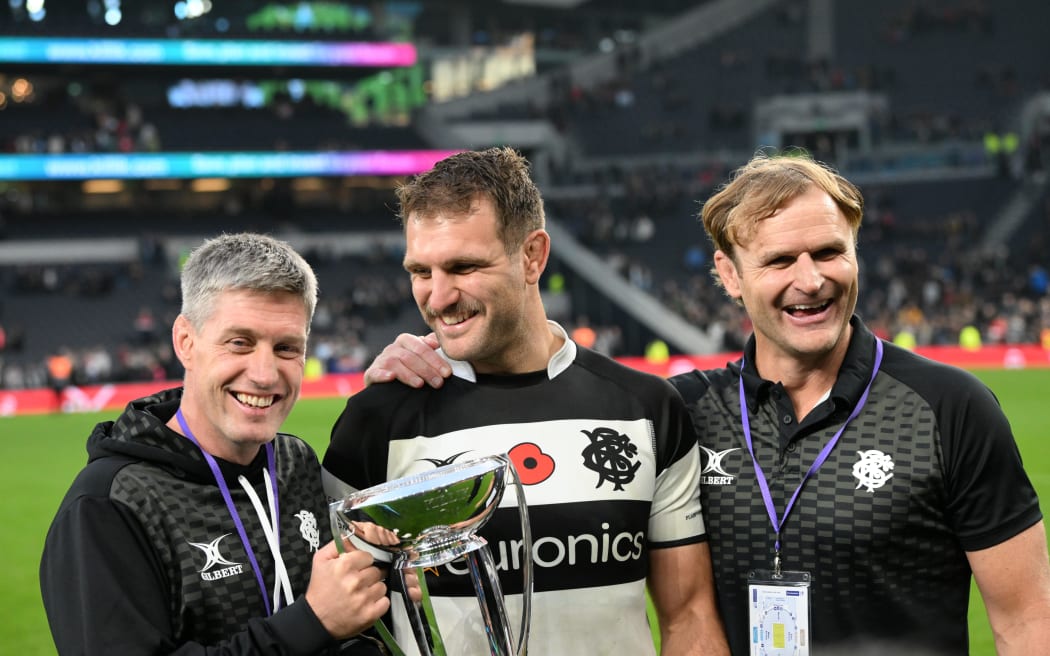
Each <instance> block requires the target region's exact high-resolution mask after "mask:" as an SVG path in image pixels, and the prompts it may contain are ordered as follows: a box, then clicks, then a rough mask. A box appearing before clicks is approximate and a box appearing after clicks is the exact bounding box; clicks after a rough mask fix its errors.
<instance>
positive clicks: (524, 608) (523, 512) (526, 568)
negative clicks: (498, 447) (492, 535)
mask: <svg viewBox="0 0 1050 656" xmlns="http://www.w3.org/2000/svg"><path fill="white" fill-rule="evenodd" d="M503 457H504V458H506V459H507V469H509V470H510V472H511V478H512V479H513V481H514V495H515V496H516V497H517V499H518V515H519V516H520V517H521V541H522V547H523V550H522V553H523V554H524V555H523V557H522V559H521V578H522V589H521V632H520V634H519V635H518V650H517V652H516V653H517V655H518V656H524V655H525V654H526V653H528V648H529V626H530V624H531V622H532V529H531V528H530V527H529V508H528V506H527V505H526V504H525V486H524V485H522V484H521V478H519V477H518V470H517V469H516V468H515V467H514V463H513V462H511V460H510V457H509V456H506V455H504V456H503Z"/></svg>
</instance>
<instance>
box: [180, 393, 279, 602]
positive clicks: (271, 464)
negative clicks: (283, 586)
mask: <svg viewBox="0 0 1050 656" xmlns="http://www.w3.org/2000/svg"><path fill="white" fill-rule="evenodd" d="M175 418H176V419H177V420H178V421H179V426H180V427H182V432H183V433H185V434H186V438H187V439H188V440H189V441H190V442H193V443H194V444H196V445H197V448H198V449H200V450H201V454H202V455H203V456H204V459H205V460H206V461H207V462H208V466H209V467H211V473H212V475H213V476H215V482H216V484H218V486H219V491H220V492H222V498H223V499H224V500H225V501H226V508H227V509H229V511H230V517H232V518H233V523H234V524H236V525H237V534H238V535H240V536H241V544H243V545H244V550H245V551H246V552H248V560H250V561H251V563H252V571H254V572H255V580H256V581H258V582H259V591H260V592H262V596H263V604H264V605H265V606H266V615H267V616H269V615H270V614H271V613H272V612H273V611H272V610H271V608H270V595H269V594H267V593H266V582H265V581H263V575H262V570H260V569H259V563H258V561H257V560H256V559H255V551H254V550H253V549H252V545H251V543H250V542H249V541H248V533H247V531H245V530H244V522H242V521H241V516H240V514H239V513H238V512H237V506H235V505H233V497H231V496H230V488H229V487H228V486H227V485H226V479H225V478H224V477H223V475H222V472H221V471H219V463H217V462H215V457H214V456H212V455H211V454H210V453H208V452H207V451H205V450H204V449H203V448H201V445H200V442H198V441H197V438H196V437H194V435H193V431H191V430H190V427H189V426H188V425H187V424H186V418H185V417H183V416H182V408H179V409H178V410H177V411H176V412H175ZM266 464H267V467H268V468H269V470H270V485H271V487H272V488H273V520H272V521H273V525H274V535H275V536H276V541H277V543H278V544H280V535H279V534H278V532H277V529H278V527H279V524H280V523H279V522H278V521H277V518H278V517H280V514H279V513H278V510H277V461H276V459H275V457H274V454H273V443H272V442H267V443H266Z"/></svg>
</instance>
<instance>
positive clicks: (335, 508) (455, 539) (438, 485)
mask: <svg viewBox="0 0 1050 656" xmlns="http://www.w3.org/2000/svg"><path fill="white" fill-rule="evenodd" d="M506 474H507V460H506V459H505V458H504V457H502V456H489V457H486V458H479V459H476V460H468V461H464V462H461V463H454V464H451V465H445V466H443V467H438V468H437V469H434V470H433V471H429V472H425V473H423V474H416V475H413V476H406V477H404V478H399V479H396V480H393V481H389V482H387V483H382V484H380V485H376V486H373V487H370V488H367V489H365V490H362V491H360V492H356V493H354V494H350V495H348V496H346V497H344V498H343V499H341V500H339V501H336V502H334V503H333V504H332V505H331V511H332V516H333V518H334V519H333V521H334V522H337V523H338V522H341V523H342V526H343V527H344V530H342V531H340V533H341V534H342V535H344V536H345V537H348V538H349V539H350V540H351V541H353V542H356V541H358V540H360V541H362V542H364V543H365V544H367V545H368V546H370V547H373V548H375V549H378V550H380V551H384V552H387V553H389V554H392V555H393V557H394V566H395V567H396V568H407V567H431V566H434V565H441V564H444V563H447V562H451V561H452V560H454V559H456V558H457V557H459V556H461V555H463V554H465V553H468V552H470V551H474V550H475V549H478V548H480V547H482V546H484V545H485V544H486V542H485V539H484V538H482V537H481V536H479V535H477V534H476V532H477V530H478V529H479V528H481V526H482V525H484V524H485V522H486V521H488V519H489V518H490V517H491V516H492V513H493V512H494V511H495V509H496V507H497V506H498V505H499V503H500V499H502V497H503V491H504V489H505V488H506Z"/></svg>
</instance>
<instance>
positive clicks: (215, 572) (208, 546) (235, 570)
mask: <svg viewBox="0 0 1050 656" xmlns="http://www.w3.org/2000/svg"><path fill="white" fill-rule="evenodd" d="M229 535H230V534H229V533H227V534H226V535H220V536H219V537H217V538H215V539H214V540H212V541H211V542H207V543H205V542H190V543H189V544H190V546H193V547H197V548H198V549H200V550H201V551H202V552H204V558H205V559H206V560H205V563H204V567H202V568H201V569H200V573H201V579H202V580H204V581H218V580H219V579H225V578H228V577H231V576H236V575H238V574H240V573H241V572H242V571H243V570H244V566H243V565H241V564H240V563H235V562H233V561H231V560H227V559H226V558H224V557H223V555H222V554H220V553H219V542H221V541H222V540H223V539H224V538H227V537H229ZM216 565H227V567H223V568H220V569H212V568H213V567H215V566H216Z"/></svg>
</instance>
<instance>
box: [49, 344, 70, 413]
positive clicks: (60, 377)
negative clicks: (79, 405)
mask: <svg viewBox="0 0 1050 656" xmlns="http://www.w3.org/2000/svg"><path fill="white" fill-rule="evenodd" d="M73 367H74V362H73V354H72V353H71V352H70V350H69V349H67V348H65V347H63V348H61V349H59V351H58V352H57V353H53V354H51V355H49V356H48V357H47V383H48V385H49V386H50V387H51V391H53V392H54V393H55V412H61V411H62V397H63V395H64V394H65V392H66V388H67V387H69V385H70V384H71V383H72V382H73Z"/></svg>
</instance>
